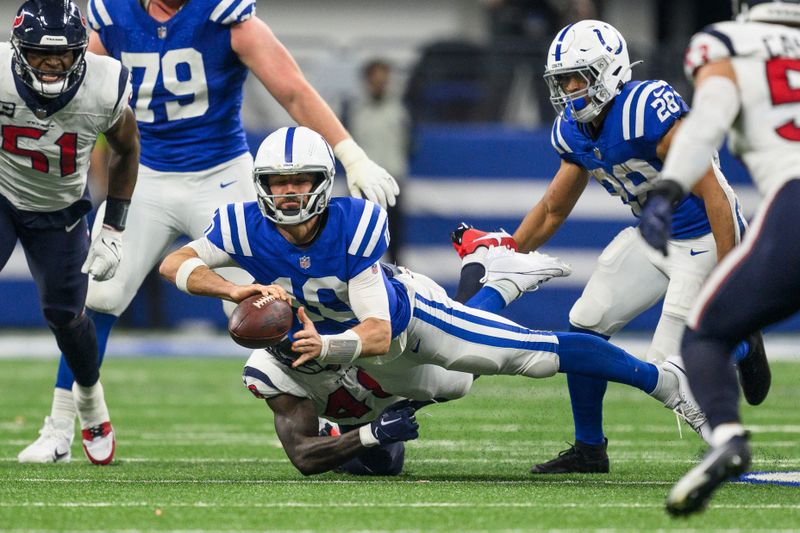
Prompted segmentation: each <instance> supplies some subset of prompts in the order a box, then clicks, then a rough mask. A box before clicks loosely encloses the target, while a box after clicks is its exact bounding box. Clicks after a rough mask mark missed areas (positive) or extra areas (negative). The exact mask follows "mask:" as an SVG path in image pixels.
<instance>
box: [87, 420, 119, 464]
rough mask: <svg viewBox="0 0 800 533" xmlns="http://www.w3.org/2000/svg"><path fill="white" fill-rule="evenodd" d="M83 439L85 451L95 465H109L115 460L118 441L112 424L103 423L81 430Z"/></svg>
mask: <svg viewBox="0 0 800 533" xmlns="http://www.w3.org/2000/svg"><path fill="white" fill-rule="evenodd" d="M81 437H82V438H83V451H84V452H86V457H88V458H89V461H91V462H92V463H93V464H96V465H107V464H108V463H110V462H111V461H112V460H114V452H115V451H116V449H117V441H116V439H115V438H114V428H112V427H111V422H103V423H102V424H98V425H96V426H92V427H90V428H86V429H84V430H81Z"/></svg>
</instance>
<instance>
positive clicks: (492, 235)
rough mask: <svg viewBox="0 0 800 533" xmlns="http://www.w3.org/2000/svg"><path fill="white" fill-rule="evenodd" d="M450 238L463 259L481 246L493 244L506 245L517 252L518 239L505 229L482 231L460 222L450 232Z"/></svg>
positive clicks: (487, 246) (489, 246) (491, 245)
mask: <svg viewBox="0 0 800 533" xmlns="http://www.w3.org/2000/svg"><path fill="white" fill-rule="evenodd" d="M450 240H451V241H452V243H453V248H455V249H456V252H457V253H458V256H459V257H460V258H462V259H463V258H464V256H466V255H469V254H471V253H474V252H475V250H477V249H478V248H481V247H485V248H491V247H493V246H504V247H506V248H509V249H511V250H514V251H515V252H516V251H517V241H515V240H514V237H512V236H511V235H509V234H508V232H506V231H505V230H503V229H501V230H500V231H492V232H488V231H481V230H479V229H475V228H473V227H472V226H470V225H469V224H467V223H466V222H462V223H461V224H459V225H458V227H457V228H456V229H455V230H454V231H453V232H452V233H450Z"/></svg>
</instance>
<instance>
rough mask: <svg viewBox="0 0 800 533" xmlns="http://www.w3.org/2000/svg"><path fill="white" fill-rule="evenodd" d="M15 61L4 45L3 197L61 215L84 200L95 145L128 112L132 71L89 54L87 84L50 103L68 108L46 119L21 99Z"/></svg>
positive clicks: (0, 101)
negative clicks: (102, 134)
mask: <svg viewBox="0 0 800 533" xmlns="http://www.w3.org/2000/svg"><path fill="white" fill-rule="evenodd" d="M13 57H14V52H13V50H12V48H11V45H10V44H9V43H0V71H1V72H5V73H6V74H7V75H3V76H0V136H1V137H2V144H0V195H2V196H3V197H5V198H6V199H7V200H8V201H9V202H11V204H12V205H13V206H14V207H16V208H17V209H20V210H23V211H34V212H51V211H58V210H60V209H64V208H66V207H68V206H70V205H72V204H73V203H75V202H76V201H78V200H79V199H80V198H81V197H82V196H83V193H84V189H85V188H86V172H87V170H88V168H89V155H90V154H91V151H92V147H93V146H94V143H95V140H96V139H97V136H98V134H100V133H103V132H105V131H108V130H109V129H111V127H112V126H113V125H114V124H116V122H117V120H119V118H120V117H121V116H122V113H123V111H124V110H125V108H126V107H127V106H128V98H129V96H130V91H131V88H130V82H129V80H128V70H127V69H125V68H124V67H123V66H122V65H121V64H120V63H119V62H118V61H115V60H114V59H111V58H108V57H99V56H96V55H94V54H91V53H87V54H86V72H85V74H84V79H83V81H82V82H81V83H80V85H79V86H78V87H77V89H76V90H75V92H74V95H73V94H72V91H70V92H69V93H67V94H65V95H62V96H60V97H58V98H56V99H54V100H52V101H49V102H47V104H48V105H50V106H53V105H55V106H56V108H57V107H58V106H59V105H60V103H59V102H56V100H59V99H63V103H64V104H63V106H62V107H60V109H58V110H57V111H55V112H53V113H52V114H50V115H49V116H45V113H44V112H42V111H39V112H38V113H37V110H38V109H40V108H39V106H38V105H37V104H36V102H34V101H33V100H30V99H26V98H23V96H22V95H21V94H20V88H18V86H17V83H18V82H16V81H15V79H16V77H15V76H12V75H11V73H12V68H13V66H12V61H13ZM22 90H24V86H23V89H22ZM26 100H28V101H26Z"/></svg>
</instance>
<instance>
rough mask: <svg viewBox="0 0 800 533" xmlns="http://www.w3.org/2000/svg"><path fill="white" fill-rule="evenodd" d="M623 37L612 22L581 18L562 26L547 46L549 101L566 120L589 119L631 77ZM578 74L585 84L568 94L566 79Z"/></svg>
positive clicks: (587, 120) (600, 109)
mask: <svg viewBox="0 0 800 533" xmlns="http://www.w3.org/2000/svg"><path fill="white" fill-rule="evenodd" d="M631 66H632V65H631V62H630V59H629V57H628V45H627V43H626V42H625V38H624V37H622V34H621V33H620V32H619V31H617V29H616V28H614V27H613V26H612V25H611V24H608V23H606V22H602V21H599V20H582V21H580V22H576V23H575V24H570V25H569V26H567V27H565V28H563V29H562V30H561V31H559V32H558V34H557V35H556V38H555V39H554V40H553V42H552V44H551V45H550V51H549V52H548V54H547V65H546V67H545V71H544V79H545V81H546V82H547V86H548V87H549V89H550V102H551V103H552V104H553V107H555V109H556V112H557V113H558V114H560V115H563V117H564V118H565V119H566V120H568V121H569V122H575V121H577V122H591V121H592V119H594V118H595V117H596V116H597V115H599V114H600V111H602V109H603V107H604V106H605V105H606V104H608V103H609V102H610V101H611V100H612V99H613V98H614V97H615V96H616V95H617V94H619V92H620V89H621V88H622V86H623V85H624V84H625V82H627V81H630V79H631ZM575 76H578V77H580V78H583V80H584V81H585V82H586V86H585V87H584V88H582V89H580V90H577V91H573V92H571V93H567V92H566V91H565V90H564V87H565V84H566V82H567V80H569V79H571V78H573V77H575Z"/></svg>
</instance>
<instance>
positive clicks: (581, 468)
mask: <svg viewBox="0 0 800 533" xmlns="http://www.w3.org/2000/svg"><path fill="white" fill-rule="evenodd" d="M607 448H608V439H606V440H605V442H604V443H603V444H585V443H583V442H581V441H579V440H577V441H575V444H573V445H572V446H570V447H569V448H568V449H566V450H562V451H560V452H558V456H557V457H556V458H555V459H551V460H549V461H547V462H546V463H541V464H538V465H533V466H532V467H531V474H608V453H606V449H607Z"/></svg>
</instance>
